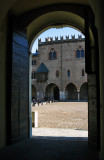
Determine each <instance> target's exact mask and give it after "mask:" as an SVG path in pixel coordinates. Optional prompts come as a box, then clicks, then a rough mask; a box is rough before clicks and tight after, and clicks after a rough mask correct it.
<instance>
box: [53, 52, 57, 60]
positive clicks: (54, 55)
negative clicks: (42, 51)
mask: <svg viewBox="0 0 104 160" xmlns="http://www.w3.org/2000/svg"><path fill="white" fill-rule="evenodd" d="M53 59H56V52H55V51H54V52H53Z"/></svg>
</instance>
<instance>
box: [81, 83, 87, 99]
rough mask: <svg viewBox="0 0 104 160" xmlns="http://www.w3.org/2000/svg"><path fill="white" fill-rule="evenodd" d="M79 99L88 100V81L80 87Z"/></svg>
mask: <svg viewBox="0 0 104 160" xmlns="http://www.w3.org/2000/svg"><path fill="white" fill-rule="evenodd" d="M80 100H88V83H87V82H85V83H83V84H82V85H81V87H80Z"/></svg>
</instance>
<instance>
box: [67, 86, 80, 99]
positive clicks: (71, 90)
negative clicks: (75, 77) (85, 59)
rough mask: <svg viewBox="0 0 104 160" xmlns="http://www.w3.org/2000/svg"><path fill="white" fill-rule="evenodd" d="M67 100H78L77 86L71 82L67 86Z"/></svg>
mask: <svg viewBox="0 0 104 160" xmlns="http://www.w3.org/2000/svg"><path fill="white" fill-rule="evenodd" d="M65 94H66V100H78V94H77V88H76V86H75V85H74V84H73V83H69V84H68V85H67V86H66V88H65Z"/></svg>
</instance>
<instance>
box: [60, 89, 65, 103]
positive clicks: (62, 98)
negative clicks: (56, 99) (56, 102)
mask: <svg viewBox="0 0 104 160" xmlns="http://www.w3.org/2000/svg"><path fill="white" fill-rule="evenodd" d="M64 100H65V91H60V101H64Z"/></svg>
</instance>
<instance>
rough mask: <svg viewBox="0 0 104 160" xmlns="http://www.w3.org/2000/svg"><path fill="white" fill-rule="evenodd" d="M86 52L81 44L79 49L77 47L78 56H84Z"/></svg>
mask: <svg viewBox="0 0 104 160" xmlns="http://www.w3.org/2000/svg"><path fill="white" fill-rule="evenodd" d="M84 57H85V54H84V49H83V48H81V46H80V47H79V49H77V51H76V58H84Z"/></svg>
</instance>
